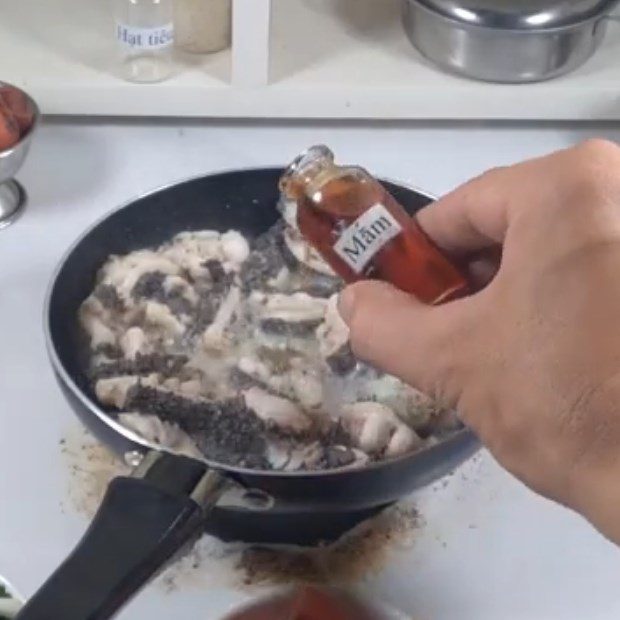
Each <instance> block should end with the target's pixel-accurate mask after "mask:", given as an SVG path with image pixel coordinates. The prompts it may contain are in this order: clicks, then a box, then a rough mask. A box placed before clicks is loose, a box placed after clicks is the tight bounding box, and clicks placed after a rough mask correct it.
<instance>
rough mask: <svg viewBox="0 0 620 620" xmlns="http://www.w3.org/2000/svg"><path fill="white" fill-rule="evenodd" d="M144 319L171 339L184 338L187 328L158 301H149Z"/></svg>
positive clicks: (145, 308)
mask: <svg viewBox="0 0 620 620" xmlns="http://www.w3.org/2000/svg"><path fill="white" fill-rule="evenodd" d="M144 318H145V319H146V322H147V323H148V324H149V325H152V326H155V327H158V328H159V329H161V330H162V332H163V333H164V334H165V335H166V336H169V337H172V338H174V337H178V336H182V335H183V334H184V333H185V326H184V325H183V323H181V321H179V319H177V317H176V316H174V314H172V312H171V311H170V308H168V306H166V305H165V304H160V303H158V302H156V301H147V302H146V304H145V305H144Z"/></svg>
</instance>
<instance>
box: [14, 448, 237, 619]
mask: <svg viewBox="0 0 620 620" xmlns="http://www.w3.org/2000/svg"><path fill="white" fill-rule="evenodd" d="M225 486H226V479H225V478H224V477H223V476H221V475H220V474H219V473H217V472H215V471H212V470H208V469H207V468H206V466H204V465H203V464H202V463H199V462H197V461H193V460H191V459H187V458H184V457H178V456H172V455H169V454H163V453H158V452H151V453H148V454H147V456H146V457H145V459H144V461H143V464H142V465H140V466H138V468H137V469H136V472H134V474H133V476H132V477H120V478H115V479H114V480H113V481H112V482H111V483H110V485H109V487H108V490H107V492H106V495H105V497H104V499H103V502H102V503H101V506H100V507H99V510H98V512H97V514H96V516H95V518H94V519H93V521H92V523H91V525H90V527H89V528H88V530H87V531H86V533H85V534H84V536H83V537H82V539H81V541H80V542H79V543H78V545H77V547H76V548H75V549H74V551H73V552H72V553H71V555H70V556H69V557H68V558H67V559H66V560H65V562H63V564H62V565H61V566H60V567H59V568H58V569H57V570H56V572H55V573H54V574H53V575H52V576H51V577H50V578H49V579H48V581H47V582H46V583H45V584H44V585H43V587H42V588H41V589H40V590H39V591H38V592H37V593H36V594H35V595H34V596H33V597H32V598H31V599H30V600H29V601H28V602H27V603H26V605H25V606H24V607H23V608H22V609H21V611H20V612H19V614H18V615H17V617H16V620H106V619H107V618H111V617H112V616H113V615H114V614H115V613H116V612H117V611H118V610H119V608H120V607H121V606H122V605H123V604H124V603H125V602H126V601H127V600H128V599H129V598H131V596H132V595H133V594H135V593H136V592H137V591H138V590H139V589H140V588H141V587H142V586H143V585H144V584H145V583H146V582H147V581H148V580H149V579H150V578H151V577H152V576H153V575H154V574H155V573H157V572H158V571H159V570H160V569H161V568H162V566H163V565H164V564H165V563H166V562H167V561H168V560H169V559H170V558H171V557H172V556H173V555H174V554H175V553H176V552H177V551H179V550H180V549H181V548H182V547H183V546H184V545H185V544H186V543H188V542H189V541H190V540H191V539H192V538H193V537H194V536H195V535H197V534H199V533H200V531H201V529H202V526H203V524H204V519H205V516H206V513H207V512H208V510H209V509H210V508H211V507H213V506H214V505H215V504H216V503H217V501H218V499H219V497H220V495H221V494H222V492H223V490H224V488H225Z"/></svg>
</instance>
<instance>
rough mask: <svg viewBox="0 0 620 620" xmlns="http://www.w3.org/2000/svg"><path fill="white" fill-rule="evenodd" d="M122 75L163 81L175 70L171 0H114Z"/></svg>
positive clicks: (142, 79)
mask: <svg viewBox="0 0 620 620" xmlns="http://www.w3.org/2000/svg"><path fill="white" fill-rule="evenodd" d="M114 17H115V22H116V23H115V26H116V40H117V42H118V46H119V51H120V54H121V69H122V74H123V77H124V78H125V79H127V80H129V81H131V82H161V81H162V80H165V79H167V78H168V77H170V76H171V75H172V73H173V57H172V51H173V43H174V25H173V7H172V0H114Z"/></svg>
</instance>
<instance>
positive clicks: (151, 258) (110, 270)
mask: <svg viewBox="0 0 620 620" xmlns="http://www.w3.org/2000/svg"><path fill="white" fill-rule="evenodd" d="M154 272H159V273H162V274H164V275H169V276H177V275H179V274H180V272H181V269H180V267H179V266H178V265H176V264H175V263H174V262H173V261H172V260H170V259H169V258H167V257H166V256H163V255H162V254H161V253H159V252H154V251H153V250H139V251H137V252H132V253H131V254H127V255H126V256H113V257H112V258H111V259H110V260H109V261H108V262H107V263H106V264H105V266H104V267H103V269H102V271H101V276H102V283H103V284H107V285H109V286H113V287H114V288H115V289H116V291H117V293H118V296H119V297H120V298H121V299H122V300H123V301H124V302H126V303H128V304H131V303H132V298H131V293H132V291H133V288H134V286H135V285H136V283H137V282H138V280H139V279H140V278H141V277H142V276H143V275H145V274H147V273H154Z"/></svg>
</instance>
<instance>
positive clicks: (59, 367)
mask: <svg viewBox="0 0 620 620" xmlns="http://www.w3.org/2000/svg"><path fill="white" fill-rule="evenodd" d="M283 169H284V167H283V166H262V167H261V166H259V167H255V166H251V167H244V168H226V169H222V170H218V171H213V172H208V173H205V174H198V175H192V176H189V177H186V178H182V179H179V180H177V181H171V182H168V183H165V184H162V185H160V186H158V187H156V188H154V189H151V190H147V191H145V192H143V193H141V194H138V195H137V196H134V197H133V198H131V199H129V200H127V201H125V202H123V203H121V204H120V205H119V206H117V207H114V208H112V209H110V210H109V211H107V212H106V213H104V214H103V215H102V216H101V217H99V218H97V219H96V220H95V221H94V222H93V223H92V224H91V225H90V226H88V227H87V228H86V229H85V230H84V231H83V232H82V233H81V234H80V235H79V236H78V237H77V238H76V239H75V240H74V241H73V242H72V243H71V244H70V245H69V247H68V248H67V249H66V250H65V251H64V252H63V254H62V255H61V257H60V259H59V260H58V263H57V264H56V266H55V268H54V270H53V271H52V275H51V278H50V280H49V282H48V285H47V289H46V292H45V300H44V304H43V331H44V337H45V346H46V350H47V354H48V357H49V359H50V361H51V363H52V367H53V369H54V371H55V372H56V373H57V374H58V375H59V376H60V378H61V380H62V382H63V384H64V385H65V386H66V387H67V388H68V389H69V390H70V392H71V393H72V395H73V396H74V397H75V398H77V399H78V400H79V401H80V403H81V404H82V405H83V406H84V407H85V408H86V409H87V410H88V411H89V412H90V413H91V414H93V415H95V416H96V417H97V418H98V419H99V421H100V422H102V423H103V424H105V425H106V426H108V427H109V428H111V429H112V430H113V431H114V432H116V433H118V434H119V435H121V436H123V437H124V438H125V439H128V440H129V441H131V442H132V443H134V444H137V445H139V446H141V447H142V448H143V449H144V450H145V451H157V452H166V453H168V454H173V455H176V456H186V455H183V454H180V453H178V452H176V451H175V450H173V449H170V448H166V447H165V446H161V445H159V444H156V443H153V442H150V441H148V440H146V439H144V438H143V437H141V436H140V435H138V434H137V433H135V432H134V431H132V430H130V429H128V428H126V427H125V426H123V425H122V424H120V423H119V422H117V421H116V420H114V419H113V418H112V417H111V416H110V415H109V414H108V413H107V412H106V411H104V410H103V409H102V408H101V407H99V405H97V403H96V402H94V401H92V400H91V399H90V398H88V396H87V395H86V394H85V393H84V391H83V390H82V389H81V388H80V387H79V386H78V385H77V384H76V383H75V381H74V380H73V377H72V376H71V374H70V373H69V372H68V371H67V369H66V368H65V367H64V364H63V363H62V362H61V360H60V355H59V354H58V351H57V350H56V345H55V342H54V339H53V337H52V333H51V326H50V307H51V299H52V296H53V293H54V290H55V288H56V284H57V281H58V277H59V275H60V272H61V271H62V269H63V267H64V266H65V264H66V262H67V260H68V259H69V258H70V256H71V255H72V253H73V252H74V251H75V249H76V248H77V247H78V246H79V245H80V243H82V241H83V240H84V239H85V238H86V237H87V236H88V235H89V234H90V233H91V232H93V231H94V230H95V229H96V228H97V227H98V226H99V225H100V224H102V223H103V222H105V221H106V220H108V219H109V218H111V217H112V216H114V215H115V214H116V213H119V212H121V211H123V210H124V209H126V208H128V207H130V206H131V205H133V204H134V203H136V202H138V201H139V200H143V199H145V198H148V197H150V196H153V195H155V194H158V193H160V192H163V191H166V190H168V189H171V188H173V187H175V186H177V185H182V184H185V183H190V182H192V181H197V180H199V179H205V178H211V177H218V176H224V175H228V174H234V173H252V172H262V173H265V172H277V171H281V170H283ZM379 180H380V181H383V182H387V183H391V184H393V185H395V186H398V187H402V188H404V189H406V190H409V191H412V192H415V193H416V194H419V195H421V196H423V197H425V198H429V199H430V200H435V199H436V197H435V196H434V195H432V194H430V193H429V192H426V191H424V190H422V189H419V188H418V187H416V186H414V185H412V184H408V183H405V182H403V181H398V180H394V179H392V178H390V177H380V179H379ZM464 439H469V440H470V441H473V442H476V441H477V440H476V438H475V435H474V434H473V433H472V431H471V430H470V429H468V428H467V427H465V428H463V429H461V430H459V431H457V432H455V433H454V435H452V436H451V437H449V438H447V439H445V440H444V441H440V442H439V443H437V444H434V445H432V446H427V447H425V448H423V449H422V450H419V451H417V452H411V453H407V454H403V455H401V456H398V457H395V458H391V459H384V460H381V461H376V462H373V463H370V464H368V465H365V466H363V467H357V468H348V469H347V468H340V469H324V470H317V471H279V470H268V469H266V470H263V469H250V468H245V467H237V466H232V465H225V464H223V463H217V462H215V461H211V460H209V459H206V458H204V459H195V460H199V462H202V463H204V464H205V465H206V466H207V467H209V468H211V469H213V470H216V471H222V472H226V473H228V474H233V475H238V476H254V477H257V476H260V477H265V478H283V477H285V478H302V479H303V478H306V479H308V478H317V477H325V476H337V475H350V474H352V473H356V472H360V473H361V472H366V471H372V470H379V469H383V468H387V467H389V466H393V465H396V464H398V463H399V462H402V461H407V460H409V459H411V458H413V457H414V456H420V455H422V454H432V453H433V452H436V451H438V450H439V449H444V448H445V447H446V446H447V445H450V444H453V443H460V442H461V441H463V440H464Z"/></svg>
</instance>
